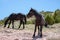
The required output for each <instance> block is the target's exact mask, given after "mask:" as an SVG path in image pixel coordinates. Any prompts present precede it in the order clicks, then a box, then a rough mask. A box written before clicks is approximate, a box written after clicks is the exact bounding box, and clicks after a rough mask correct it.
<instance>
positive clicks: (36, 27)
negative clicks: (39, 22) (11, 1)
mask: <svg viewBox="0 0 60 40" xmlns="http://www.w3.org/2000/svg"><path fill="white" fill-rule="evenodd" d="M36 29H37V26H36V25H35V29H34V34H33V38H34V37H35V33H36Z"/></svg>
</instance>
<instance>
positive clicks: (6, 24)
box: [4, 18, 9, 27]
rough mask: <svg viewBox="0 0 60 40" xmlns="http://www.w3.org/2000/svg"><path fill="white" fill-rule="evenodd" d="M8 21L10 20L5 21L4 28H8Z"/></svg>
mask: <svg viewBox="0 0 60 40" xmlns="http://www.w3.org/2000/svg"><path fill="white" fill-rule="evenodd" d="M8 21H9V18H8V19H7V20H6V21H5V23H4V27H6V25H7V23H8Z"/></svg>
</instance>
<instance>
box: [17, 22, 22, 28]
mask: <svg viewBox="0 0 60 40" xmlns="http://www.w3.org/2000/svg"><path fill="white" fill-rule="evenodd" d="M21 24H22V21H20V25H19V27H18V29H19V28H20V27H21Z"/></svg>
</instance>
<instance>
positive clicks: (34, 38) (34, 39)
mask: <svg viewBox="0 0 60 40" xmlns="http://www.w3.org/2000/svg"><path fill="white" fill-rule="evenodd" d="M44 37H47V35H43V37H40V36H39V35H37V36H35V37H32V38H33V39H32V40H37V39H38V38H40V39H41V38H44Z"/></svg>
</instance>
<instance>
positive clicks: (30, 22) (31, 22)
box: [27, 20, 35, 24]
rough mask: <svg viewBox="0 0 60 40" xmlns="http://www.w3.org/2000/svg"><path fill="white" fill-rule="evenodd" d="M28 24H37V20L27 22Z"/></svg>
mask: <svg viewBox="0 0 60 40" xmlns="http://www.w3.org/2000/svg"><path fill="white" fill-rule="evenodd" d="M27 24H35V20H30V21H27Z"/></svg>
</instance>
